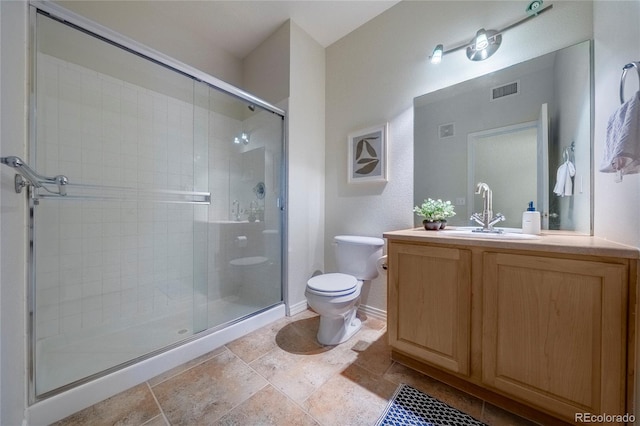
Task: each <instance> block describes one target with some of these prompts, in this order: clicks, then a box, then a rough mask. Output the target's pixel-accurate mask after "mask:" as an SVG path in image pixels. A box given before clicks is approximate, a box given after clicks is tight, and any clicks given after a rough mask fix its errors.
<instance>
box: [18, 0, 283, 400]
mask: <svg viewBox="0 0 640 426" xmlns="http://www.w3.org/2000/svg"><path fill="white" fill-rule="evenodd" d="M39 13H40V14H43V15H45V16H47V17H49V18H52V19H54V20H57V21H59V22H60V23H61V24H63V25H67V26H69V27H71V28H73V29H76V30H78V31H81V32H83V33H85V34H88V35H90V36H93V37H96V38H98V39H99V40H101V41H104V42H106V43H109V44H111V45H113V46H116V47H118V48H121V49H123V50H125V51H127V52H129V53H133V54H135V55H137V56H139V57H141V58H144V59H146V60H149V61H151V62H153V63H155V64H157V65H160V66H163V67H165V68H168V69H170V70H172V71H174V72H176V73H178V74H181V75H184V76H186V77H188V78H191V79H193V80H194V81H196V82H202V83H205V84H206V85H207V86H209V87H210V88H213V89H214V90H219V91H221V92H224V93H226V94H228V95H230V96H232V97H235V98H237V99H240V100H242V101H246V102H249V103H251V104H253V105H256V106H259V107H261V108H262V109H264V110H266V111H268V112H271V113H273V114H274V115H277V116H280V118H281V120H282V140H281V144H282V145H281V152H282V156H281V165H280V182H279V185H280V190H279V193H280V195H279V197H278V198H277V199H276V203H277V208H278V211H279V214H280V231H281V232H280V259H281V261H280V285H281V287H280V294H281V301H280V302H279V303H276V304H274V305H270V306H267V307H264V308H262V309H260V310H258V311H256V312H254V313H252V314H250V315H248V316H249V317H251V316H254V315H256V314H258V313H261V312H263V311H266V310H268V309H270V308H272V307H273V306H277V305H281V304H283V303H284V302H285V300H286V299H287V274H286V271H287V256H286V253H287V241H288V227H287V214H286V205H287V200H288V194H287V185H286V181H287V176H288V164H287V158H288V143H287V136H286V135H287V128H288V117H287V114H286V111H285V110H283V109H281V108H278V107H276V106H274V105H272V104H270V103H268V102H266V101H264V100H262V99H260V98H258V97H256V96H254V95H252V94H250V93H248V92H245V91H244V90H242V89H239V88H237V87H235V86H233V85H231V84H229V83H226V82H224V81H222V80H219V79H217V78H215V77H213V76H211V75H209V74H206V73H204V72H202V71H199V70H198V69H196V68H193V67H191V66H189V65H186V64H184V63H182V62H180V61H177V60H176V59H173V58H171V57H169V56H167V55H165V54H163V53H161V52H158V51H156V50H154V49H151V48H149V47H147V46H145V45H143V44H141V43H139V42H137V41H135V40H133V39H130V38H127V37H125V36H123V35H121V34H119V33H116V32H115V31H113V30H110V29H109V28H107V27H104V26H102V25H100V24H97V23H95V22H93V21H91V20H89V19H87V18H85V17H83V16H81V15H78V14H76V13H73V12H71V11H69V10H67V9H65V8H63V7H61V6H59V5H57V4H55V3H50V2H44V1H39V0H30V1H29V49H30V55H29V60H30V65H29V83H30V84H29V96H30V101H29V124H28V132H29V136H28V144H29V145H28V148H27V152H28V158H29V162H30V164H35V153H34V152H33V149H32V148H33V147H35V145H36V127H37V124H36V101H35V100H36V73H35V71H36V66H35V65H36V58H37V46H36V41H37V38H36V35H37V28H36V17H37V15H38V14H39ZM31 191H32V187H29V191H28V195H27V202H28V208H27V213H28V215H29V217H28V235H27V241H28V253H27V259H28V265H27V292H26V293H27V295H26V296H27V297H26V304H27V329H28V332H29V334H28V339H27V346H28V347H27V367H28V393H29V395H28V399H29V401H28V403H29V405H33V404H35V403H37V402H40V401H43V400H45V399H47V398H49V397H52V396H54V395H58V394H60V393H63V392H65V391H67V390H69V389H72V388H75V387H77V386H78V385H81V384H82V383H86V382H89V381H91V380H94V379H96V378H98V377H103V376H105V375H107V374H110V373H112V372H114V371H118V370H120V369H122V368H124V367H127V366H129V365H132V364H135V363H138V362H139V361H141V360H144V359H149V358H151V357H153V356H155V355H158V354H160V353H164V352H166V351H168V350H171V349H173V348H176V347H179V346H182V345H184V344H185V343H188V342H191V341H194V340H197V339H200V338H202V337H203V336H206V335H208V334H211V333H213V332H215V331H218V330H220V329H223V328H226V327H228V326H229V325H231V324H234V323H237V322H239V321H242V320H243V319H245V318H246V317H247V316H244V317H241V318H237V319H234V320H232V321H229V322H227V323H224V324H221V325H218V326H215V327H211V328H207V329H206V330H203V331H201V332H198V333H195V334H194V335H192V336H190V337H189V338H186V339H183V340H181V341H179V342H176V343H173V344H170V345H168V346H165V347H162V348H159V349H157V350H154V351H152V352H150V353H148V354H145V355H142V356H139V357H136V358H134V359H132V360H129V361H127V362H125V363H122V364H118V365H116V366H114V367H111V368H108V369H106V370H103V371H100V372H98V373H95V374H92V375H90V376H87V377H84V378H82V379H80V380H76V381H74V382H71V383H69V384H66V385H63V386H61V387H58V388H56V389H53V390H51V391H47V392H45V393H43V394H41V395H37V394H36V383H35V371H36V370H35V367H36V366H35V350H36V333H35V331H36V330H35V328H36V323H35V317H34V314H35V308H36V306H35V305H36V301H35V292H36V282H35V281H36V268H35V260H36V259H35V250H34V201H35V200H34V199H33V197H32V193H31Z"/></svg>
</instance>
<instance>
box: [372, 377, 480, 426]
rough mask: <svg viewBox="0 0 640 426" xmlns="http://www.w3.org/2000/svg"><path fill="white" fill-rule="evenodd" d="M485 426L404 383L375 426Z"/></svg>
mask: <svg viewBox="0 0 640 426" xmlns="http://www.w3.org/2000/svg"><path fill="white" fill-rule="evenodd" d="M467 425H469V426H486V425H485V424H484V423H482V422H479V421H478V420H476V419H474V418H473V417H471V416H469V415H467V414H464V413H463V412H461V411H459V410H456V409H455V408H453V407H450V406H448V405H447V404H445V403H444V402H440V401H438V400H437V399H435V398H433V397H431V396H429V395H427V394H425V393H422V392H420V391H419V390H417V389H414V388H412V387H411V386H409V385H405V384H404V383H403V384H401V385H400V386H398V389H397V390H396V393H395V394H394V395H393V398H391V401H389V405H387V408H386V409H385V410H384V413H383V414H382V416H380V419H379V420H378V422H377V423H376V426H467Z"/></svg>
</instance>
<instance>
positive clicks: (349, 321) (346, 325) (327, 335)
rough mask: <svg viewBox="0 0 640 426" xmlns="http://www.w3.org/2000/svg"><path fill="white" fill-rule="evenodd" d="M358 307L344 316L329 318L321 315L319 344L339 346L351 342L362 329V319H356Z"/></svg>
mask: <svg viewBox="0 0 640 426" xmlns="http://www.w3.org/2000/svg"><path fill="white" fill-rule="evenodd" d="M357 311H358V309H357V307H354V308H353V309H352V310H351V311H349V312H347V313H346V314H344V315H340V316H337V317H329V316H325V315H320V327H319V328H318V335H317V338H318V342H320V344H322V345H327V346H333V345H339V344H340V343H344V342H346V341H347V340H349V339H350V338H351V337H352V336H353V335H354V334H356V333H357V332H358V330H360V328H361V327H362V321H360V318H356V312H357Z"/></svg>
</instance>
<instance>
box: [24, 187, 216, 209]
mask: <svg viewBox="0 0 640 426" xmlns="http://www.w3.org/2000/svg"><path fill="white" fill-rule="evenodd" d="M33 198H34V199H35V200H36V201H37V200H42V199H52V198H56V199H59V200H69V201H71V200H78V201H137V202H150V203H169V204H211V193H210V192H195V191H181V190H170V189H146V188H144V189H142V188H131V187H124V186H108V185H90V184H81V183H75V184H74V183H69V184H68V194H67V195H66V196H65V197H64V198H60V197H58V196H56V195H52V194H47V193H43V192H40V191H34V193H33Z"/></svg>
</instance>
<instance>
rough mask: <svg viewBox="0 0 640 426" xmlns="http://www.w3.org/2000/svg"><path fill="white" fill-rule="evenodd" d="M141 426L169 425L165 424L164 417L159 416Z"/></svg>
mask: <svg viewBox="0 0 640 426" xmlns="http://www.w3.org/2000/svg"><path fill="white" fill-rule="evenodd" d="M142 426H169V423H167V421H166V420H165V418H164V416H162V415H159V416H156V417H154V418H152V419H151V420H149V421H148V422H146V423H144V424H142Z"/></svg>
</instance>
